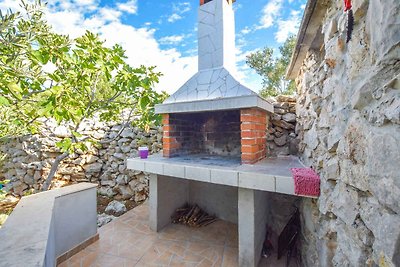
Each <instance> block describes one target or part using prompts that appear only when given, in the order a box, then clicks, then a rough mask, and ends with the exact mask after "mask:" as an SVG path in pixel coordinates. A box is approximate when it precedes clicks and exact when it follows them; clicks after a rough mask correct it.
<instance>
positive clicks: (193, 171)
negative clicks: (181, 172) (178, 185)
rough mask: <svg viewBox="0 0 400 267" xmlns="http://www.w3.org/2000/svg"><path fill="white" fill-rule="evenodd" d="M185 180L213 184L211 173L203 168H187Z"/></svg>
mask: <svg viewBox="0 0 400 267" xmlns="http://www.w3.org/2000/svg"><path fill="white" fill-rule="evenodd" d="M185 178H187V179H190V180H195V181H200V182H208V183H209V182H211V171H210V169H208V168H202V167H192V166H186V167H185Z"/></svg>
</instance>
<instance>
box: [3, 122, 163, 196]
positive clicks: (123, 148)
mask: <svg viewBox="0 0 400 267" xmlns="http://www.w3.org/2000/svg"><path fill="white" fill-rule="evenodd" d="M121 130H122V131H121ZM80 132H81V133H83V135H84V137H85V136H90V137H92V138H94V139H95V140H97V141H98V143H99V144H100V146H99V147H96V146H94V145H91V146H89V150H88V151H85V152H82V151H80V152H79V153H77V154H74V155H71V156H70V158H68V159H66V160H64V161H63V162H62V163H61V164H60V166H59V170H58V172H57V175H56V177H55V178H54V180H53V181H54V182H53V187H60V186H62V185H65V184H71V183H77V182H92V183H98V184H99V189H98V192H99V194H102V195H106V196H108V197H113V198H114V199H117V200H127V199H132V200H135V201H141V200H144V199H145V198H146V197H147V194H148V177H147V175H146V174H144V173H142V172H135V171H131V170H127V169H126V162H125V159H126V158H129V157H136V156H137V149H138V147H139V146H148V147H149V148H150V153H156V152H158V151H159V150H160V149H161V148H162V143H161V142H162V129H161V128H153V129H151V130H150V131H149V132H148V133H147V132H144V131H142V130H140V129H138V128H135V127H131V126H127V127H125V128H123V126H122V125H120V124H117V125H112V124H111V125H109V124H105V123H101V122H98V121H94V122H86V123H84V124H83V126H82V127H81V130H80ZM119 133H120V134H119ZM69 136H70V133H69V132H68V130H67V128H66V127H65V126H57V125H55V124H54V123H51V122H46V126H45V127H44V128H43V130H42V133H41V134H37V135H28V136H22V137H18V138H15V139H12V140H9V141H8V142H6V143H4V144H2V145H1V146H0V151H1V152H2V153H4V154H5V155H6V156H7V158H6V160H5V162H3V166H2V167H1V168H0V170H1V171H0V179H7V180H10V181H11V183H9V184H8V185H7V189H8V190H10V192H12V193H14V194H15V195H18V196H22V195H24V194H28V193H30V192H32V193H33V192H37V191H39V190H40V188H41V186H42V184H43V182H44V180H45V178H46V177H47V174H48V173H49V171H50V167H51V164H52V162H53V161H54V159H55V158H56V157H57V156H58V155H60V152H59V149H58V148H57V147H56V146H55V145H56V142H58V141H60V140H62V139H63V138H66V137H69Z"/></svg>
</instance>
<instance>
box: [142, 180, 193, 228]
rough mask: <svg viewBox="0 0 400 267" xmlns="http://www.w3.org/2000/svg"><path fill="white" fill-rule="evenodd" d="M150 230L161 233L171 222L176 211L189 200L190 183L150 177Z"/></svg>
mask: <svg viewBox="0 0 400 267" xmlns="http://www.w3.org/2000/svg"><path fill="white" fill-rule="evenodd" d="M149 194H150V196H149V206H150V218H149V220H150V228H151V229H152V230H153V231H157V232H158V231H160V230H161V229H162V228H164V227H165V226H166V225H168V224H169V223H170V222H171V215H172V214H173V213H174V211H175V209H176V208H178V207H180V206H183V205H184V204H185V203H186V202H188V200H189V181H188V180H184V179H177V178H172V177H169V176H163V175H157V174H151V175H150V193H149Z"/></svg>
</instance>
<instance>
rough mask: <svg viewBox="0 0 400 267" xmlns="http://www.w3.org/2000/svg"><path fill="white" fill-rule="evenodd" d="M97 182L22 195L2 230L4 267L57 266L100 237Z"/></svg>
mask: <svg viewBox="0 0 400 267" xmlns="http://www.w3.org/2000/svg"><path fill="white" fill-rule="evenodd" d="M96 187H97V185H96V184H90V183H80V184H76V185H71V186H67V187H63V188H60V189H55V190H51V191H46V192H42V193H38V194H35V195H30V196H26V197H23V198H21V200H20V202H19V203H18V205H17V206H16V207H15V209H14V211H13V212H12V213H11V215H10V216H9V217H8V219H7V221H6V222H5V224H4V225H3V227H2V228H1V229H0V259H1V260H0V266H24V267H30V266H55V265H56V261H57V258H58V257H67V254H68V253H71V252H73V250H77V249H79V248H82V247H83V246H84V245H85V244H89V243H91V242H92V241H94V240H96V239H97V238H98V235H97V224H96V223H97V211H96V203H97V199H96V196H97V194H96Z"/></svg>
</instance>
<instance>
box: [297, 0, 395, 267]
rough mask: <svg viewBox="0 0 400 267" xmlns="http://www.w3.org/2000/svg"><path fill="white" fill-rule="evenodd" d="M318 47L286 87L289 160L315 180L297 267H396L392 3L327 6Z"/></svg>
mask: <svg viewBox="0 0 400 267" xmlns="http://www.w3.org/2000/svg"><path fill="white" fill-rule="evenodd" d="M328 2H329V3H331V4H330V7H329V8H328V10H327V13H326V15H325V19H324V21H323V22H322V25H323V27H322V28H323V33H324V45H323V48H322V50H321V51H309V53H308V55H307V58H306V59H305V61H304V62H303V66H302V68H301V70H300V74H299V76H298V78H297V80H296V83H297V88H298V95H299V97H298V102H297V107H296V108H297V116H298V118H299V119H298V125H297V127H298V129H297V132H298V133H299V138H300V140H301V142H300V145H299V151H300V154H301V157H302V159H303V161H304V162H305V163H306V164H307V165H310V166H312V167H314V168H315V169H316V170H317V172H318V173H319V174H320V176H321V196H320V198H319V200H318V201H314V200H305V201H303V203H302V217H303V234H302V238H303V251H302V256H303V264H304V266H400V259H399V255H400V204H399V203H400V171H399V167H400V16H399V14H400V1H398V0H373V1H367V0H355V1H352V2H353V11H354V17H355V25H354V32H353V35H352V39H351V41H350V42H349V43H347V44H346V21H347V15H346V14H345V13H344V12H343V1H328Z"/></svg>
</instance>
